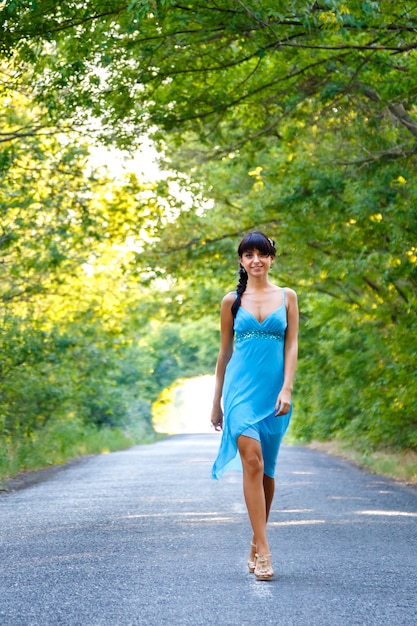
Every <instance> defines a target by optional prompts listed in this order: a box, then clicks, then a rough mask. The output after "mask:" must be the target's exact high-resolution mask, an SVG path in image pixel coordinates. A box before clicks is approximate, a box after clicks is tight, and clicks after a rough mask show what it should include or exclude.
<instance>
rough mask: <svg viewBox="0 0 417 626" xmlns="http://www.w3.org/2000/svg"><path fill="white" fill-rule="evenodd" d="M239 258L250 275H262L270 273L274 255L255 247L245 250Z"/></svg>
mask: <svg viewBox="0 0 417 626" xmlns="http://www.w3.org/2000/svg"><path fill="white" fill-rule="evenodd" d="M239 260H240V262H241V264H242V265H243V267H244V268H245V270H246V271H247V273H248V276H262V275H263V274H267V273H268V271H269V268H270V267H271V265H272V262H273V257H272V256H271V255H270V254H264V253H263V252H260V251H259V250H257V249H256V248H254V249H253V250H247V251H246V252H244V253H243V254H242V256H241V257H240V259H239Z"/></svg>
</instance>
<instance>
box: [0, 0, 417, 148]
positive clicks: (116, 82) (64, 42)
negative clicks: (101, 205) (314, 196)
mask: <svg viewBox="0 0 417 626" xmlns="http://www.w3.org/2000/svg"><path fill="white" fill-rule="evenodd" d="M416 11H417V8H416V7H415V3H414V2H395V3H393V2H391V1H390V0H385V1H381V2H375V1H370V0H368V1H365V2H363V1H359V0H357V1H356V0H346V1H342V0H323V1H322V2H312V1H306V0H295V1H293V2H287V1H283V0H281V1H279V0H263V1H262V2H243V1H241V0H232V1H231V0H216V1H210V0H209V1H208V2H205V3H203V2H175V1H170V0H165V1H162V0H161V1H153V2H149V1H145V0H136V1H132V2H130V3H128V2H123V1H120V0H116V1H114V2H113V1H112V2H106V1H104V2H97V1H95V0H85V1H83V2H66V3H59V2H56V1H48V2H42V3H39V4H38V3H36V2H19V1H16V0H13V1H10V2H6V3H5V5H4V6H3V10H2V11H1V12H0V20H1V22H2V29H3V32H2V52H3V54H4V55H5V56H7V55H14V54H17V55H18V57H19V59H20V60H21V61H23V62H27V63H29V64H30V66H31V68H33V73H34V75H35V76H36V83H35V84H34V85H33V89H34V92H35V93H36V95H37V97H38V98H39V100H41V101H43V102H44V103H46V104H47V105H48V106H49V109H50V113H51V114H52V115H55V116H56V117H57V118H59V117H60V116H61V115H62V113H63V112H64V111H65V112H66V114H68V112H71V114H72V115H74V116H76V117H78V119H79V120H80V121H81V120H84V121H86V115H91V113H93V115H95V116H98V117H100V119H101V120H102V123H103V124H104V126H103V127H102V130H104V133H102V136H105V137H106V138H107V140H111V141H119V142H120V143H121V144H125V145H126V143H128V144H130V143H131V142H132V140H133V139H134V138H135V137H138V136H140V135H141V134H142V133H143V132H145V131H149V129H152V128H154V127H155V126H156V127H157V128H158V129H161V130H163V131H164V132H172V131H175V132H176V133H177V134H178V133H179V134H181V133H183V132H184V131H186V130H190V129H191V130H194V131H195V130H197V131H198V132H199V133H200V136H201V138H203V139H205V140H206V141H208V142H209V143H212V142H213V141H215V143H214V146H213V147H214V148H216V149H217V150H222V149H227V150H230V149H231V148H232V147H234V146H239V145H240V144H241V142H245V141H249V140H256V139H257V138H259V137H261V136H263V135H268V136H271V135H275V136H276V137H277V138H279V134H280V126H281V124H282V123H283V120H285V119H288V118H293V117H294V116H299V117H301V118H302V119H304V120H306V121H307V122H309V123H311V124H312V123H314V122H315V121H316V118H317V117H319V118H320V117H323V116H326V114H328V113H331V112H332V111H333V109H334V108H335V107H337V109H338V111H339V115H340V116H341V117H343V112H345V114H346V113H347V111H350V110H351V109H354V110H355V112H356V114H357V116H358V118H360V119H361V120H362V122H363V121H364V120H365V119H366V122H367V123H368V124H370V123H374V124H379V123H380V122H381V119H382V118H383V117H384V115H386V113H387V111H389V114H390V115H391V116H392V117H393V118H394V119H395V120H396V121H397V122H398V124H401V125H402V126H403V127H404V128H405V129H406V130H407V132H408V134H409V138H408V139H409V141H408V142H407V141H405V145H404V143H402V144H401V145H397V144H392V145H389V146H386V147H385V149H383V150H381V154H380V155H379V156H383V155H384V154H385V155H390V156H391V157H393V156H395V155H401V156H403V155H404V153H405V152H410V151H413V150H414V148H413V145H412V144H413V143H414V141H415V138H416V137H417V126H416V121H415V119H414V118H413V116H412V115H411V114H410V108H411V107H412V105H413V103H414V100H415V96H416V87H417V72H416V71H415V70H416V67H415V65H416V47H417V44H416V42H415V34H416V28H417V13H416ZM86 112H88V113H86ZM225 123H228V124H229V125H230V126H232V128H233V129H234V133H233V136H232V137H230V136H227V137H226V138H224V137H223V135H222V128H223V126H224V124H225ZM373 156H374V157H375V156H377V155H376V154H374V155H373ZM362 157H363V158H364V155H362Z"/></svg>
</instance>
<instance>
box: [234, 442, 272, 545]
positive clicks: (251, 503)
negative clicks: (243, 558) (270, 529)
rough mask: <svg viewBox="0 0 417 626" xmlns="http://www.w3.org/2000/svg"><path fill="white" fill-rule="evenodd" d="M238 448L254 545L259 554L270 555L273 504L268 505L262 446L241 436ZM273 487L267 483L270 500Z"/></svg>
mask: <svg viewBox="0 0 417 626" xmlns="http://www.w3.org/2000/svg"><path fill="white" fill-rule="evenodd" d="M237 443H238V448H239V452H240V456H241V459H242V467H243V493H244V496H245V502H246V507H247V509H248V514H249V519H250V522H251V526H252V530H253V543H254V544H256V552H257V553H258V554H269V545H268V541H267V538H266V520H267V507H268V513H269V508H270V506H271V502H268V503H267V497H266V493H265V488H264V464H263V458H262V449H261V444H260V443H259V441H257V440H256V439H252V438H251V437H245V436H244V435H241V436H240V437H239V438H238V441H237ZM270 487H271V485H270V484H269V482H268V481H267V488H268V489H267V490H268V499H269V496H270V493H271V489H270Z"/></svg>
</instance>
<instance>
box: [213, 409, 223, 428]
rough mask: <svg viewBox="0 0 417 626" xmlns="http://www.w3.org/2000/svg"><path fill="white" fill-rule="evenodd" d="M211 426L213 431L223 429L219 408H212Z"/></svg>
mask: <svg viewBox="0 0 417 626" xmlns="http://www.w3.org/2000/svg"><path fill="white" fill-rule="evenodd" d="M211 424H212V426H214V430H222V428H223V411H222V410H221V408H220V407H215V408H213V410H212V412H211Z"/></svg>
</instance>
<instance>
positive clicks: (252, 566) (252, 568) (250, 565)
mask: <svg viewBox="0 0 417 626" xmlns="http://www.w3.org/2000/svg"><path fill="white" fill-rule="evenodd" d="M250 545H251V547H252V548H256V543H253V541H251V542H250ZM255 567H256V555H255V561H252V559H249V561H248V570H249V573H250V574H253V573H254V572H255Z"/></svg>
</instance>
